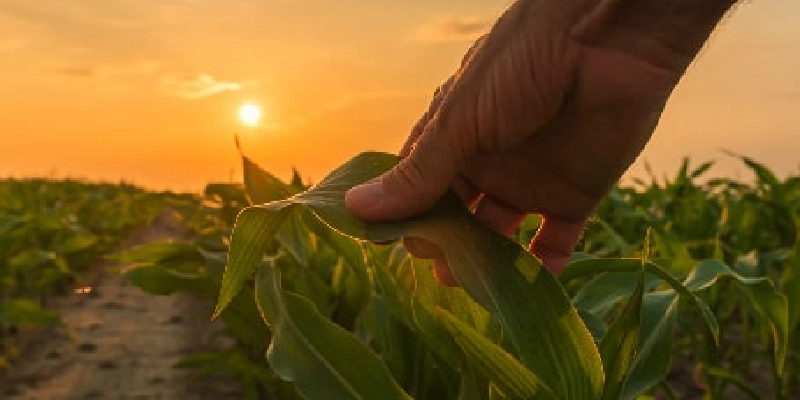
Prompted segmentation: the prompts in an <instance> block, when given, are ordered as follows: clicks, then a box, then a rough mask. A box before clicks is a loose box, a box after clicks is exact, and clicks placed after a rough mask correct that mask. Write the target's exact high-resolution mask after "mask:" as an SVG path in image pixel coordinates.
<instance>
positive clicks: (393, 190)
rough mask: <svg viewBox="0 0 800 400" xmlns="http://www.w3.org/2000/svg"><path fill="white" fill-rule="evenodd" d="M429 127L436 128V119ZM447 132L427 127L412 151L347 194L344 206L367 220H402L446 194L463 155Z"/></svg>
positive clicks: (429, 205) (428, 206)
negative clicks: (453, 144) (390, 167)
mask: <svg viewBox="0 0 800 400" xmlns="http://www.w3.org/2000/svg"><path fill="white" fill-rule="evenodd" d="M432 122H433V123H431V124H429V128H431V127H435V126H436V125H437V124H436V123H435V121H432ZM456 153H457V152H456V151H455V149H453V148H452V146H451V145H450V140H449V139H448V138H447V135H446V134H445V133H444V132H439V131H438V130H436V129H428V130H426V131H425V132H423V134H422V135H421V136H420V139H419V141H417V144H416V146H414V148H413V150H412V151H411V153H410V154H409V155H408V156H407V157H405V158H403V159H402V160H400V162H399V163H398V164H397V165H396V166H395V167H394V168H392V169H391V170H389V171H388V172H386V173H385V174H383V175H381V176H380V177H378V178H376V179H373V180H371V181H369V182H367V183H364V184H362V185H359V186H356V187H354V188H352V189H350V190H349V191H348V192H347V193H346V194H345V198H344V200H345V205H346V206H347V208H348V210H350V212H351V213H353V215H354V216H356V217H357V218H360V219H363V220H366V221H384V220H399V219H404V218H407V217H411V216H414V215H417V214H419V213H421V212H423V211H425V210H427V209H428V208H430V207H431V206H433V204H434V203H436V201H437V200H438V199H439V198H440V197H442V195H444V193H445V192H446V191H447V189H448V187H449V186H450V184H451V183H452V181H453V179H454V178H455V176H456V174H457V172H458V170H459V167H460V160H461V157H459V156H457V154H456Z"/></svg>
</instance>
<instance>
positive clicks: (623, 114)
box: [345, 0, 734, 285]
mask: <svg viewBox="0 0 800 400" xmlns="http://www.w3.org/2000/svg"><path fill="white" fill-rule="evenodd" d="M733 3H734V1H733V0H704V1H697V0H660V1H638V0H576V1H557V0H519V1H517V2H516V3H514V4H513V5H512V6H511V7H510V8H509V9H508V10H507V11H506V12H505V13H504V14H503V16H502V17H501V18H500V19H499V20H498V22H497V23H496V24H495V26H494V27H493V29H492V31H491V32H490V33H489V34H488V35H486V36H485V37H483V38H481V39H480V40H479V41H478V42H476V44H475V45H474V46H473V48H472V49H471V50H470V51H469V52H468V53H467V56H466V57H465V58H464V60H463V62H462V65H461V67H460V68H459V69H458V71H457V72H456V73H455V74H454V75H453V77H452V78H450V79H449V80H448V82H447V83H445V84H444V85H442V87H441V88H440V89H439V90H438V91H437V93H436V94H435V96H434V99H433V101H432V103H431V105H430V108H429V110H428V112H426V113H425V115H424V116H423V117H422V119H421V120H420V121H419V123H417V125H416V126H415V127H414V129H413V130H412V132H411V135H410V137H409V138H408V141H407V142H406V145H405V146H404V147H403V149H402V151H401V156H402V157H404V158H403V159H402V160H401V162H400V163H399V164H398V165H397V166H396V167H395V168H393V169H392V170H390V171H389V172H387V173H386V174H384V175H383V176H381V177H380V178H378V179H376V180H374V181H371V182H368V183H366V184H364V185H361V186H358V187H356V188H353V189H351V190H350V191H349V192H348V193H347V196H346V198H345V200H346V204H347V207H348V208H349V209H350V211H351V212H352V213H353V214H354V215H355V216H356V217H359V218H361V219H364V220H368V221H376V220H398V219H403V218H406V217H409V216H412V215H415V214H418V213H420V212H422V211H424V210H426V209H427V208H429V207H431V206H432V205H433V204H434V203H435V202H436V200H437V199H438V198H439V197H441V196H442V195H443V194H444V193H445V192H446V191H447V189H448V188H453V190H454V191H455V192H456V193H458V194H459V196H460V197H461V198H462V200H463V201H464V203H466V204H468V205H470V206H474V207H475V208H474V209H475V217H476V218H477V219H478V220H479V221H481V222H482V223H483V224H485V225H486V226H488V227H490V228H491V229H494V230H495V231H497V232H500V233H502V234H506V235H509V234H511V233H512V232H513V231H514V230H515V229H516V228H517V227H518V226H519V223H520V222H521V220H522V219H523V218H524V217H525V216H526V215H527V214H529V213H538V214H541V216H542V217H543V223H542V225H541V227H540V228H539V231H538V232H537V234H536V236H535V237H534V238H533V240H532V241H531V243H530V251H531V252H532V253H533V254H534V255H536V256H537V257H538V258H539V259H540V260H541V261H542V262H543V264H544V265H545V267H547V268H548V269H549V270H550V271H551V272H552V273H553V274H556V275H557V274H559V273H560V272H561V271H562V270H563V268H564V266H565V265H566V263H567V261H568V259H569V257H570V254H571V252H572V251H573V249H574V247H575V245H576V244H577V242H578V240H579V238H580V234H581V232H582V230H583V227H584V225H585V223H586V220H587V218H588V217H589V216H590V214H591V213H592V211H593V210H594V208H595V206H596V205H597V203H598V202H599V201H600V199H601V198H602V197H603V196H604V195H605V193H606V192H607V191H608V190H609V188H610V187H611V186H612V185H613V184H614V183H615V182H616V181H617V180H618V179H619V178H620V176H621V175H622V174H623V173H624V171H625V170H626V169H627V168H628V167H629V166H630V164H631V163H632V162H633V161H634V159H635V158H636V157H637V156H638V154H639V153H640V152H641V150H642V149H643V147H644V146H645V144H646V143H647V142H648V140H649V138H650V136H651V134H652V132H653V130H654V129H655V127H656V124H657V123H658V120H659V118H660V115H661V112H662V110H663V109H664V106H665V104H666V102H667V99H668V97H669V95H670V93H671V92H672V90H673V88H674V87H675V85H676V84H677V83H678V81H679V79H680V77H681V76H682V75H683V73H684V71H685V70H686V68H687V67H688V65H689V63H690V62H691V61H692V60H693V59H694V57H695V56H696V54H697V52H698V51H699V50H700V48H701V47H702V46H703V44H704V43H705V41H706V40H707V38H708V36H709V35H710V33H711V31H712V30H713V29H714V27H715V26H716V24H717V23H718V22H719V21H720V19H721V18H722V17H723V16H724V14H725V12H726V11H727V10H728V9H729V8H730V7H731V6H732V5H733ZM406 246H407V248H408V249H409V251H410V252H411V253H412V254H414V255H415V256H418V257H422V258H433V259H434V268H435V273H436V275H437V277H438V279H439V280H440V281H442V282H443V283H445V284H449V285H454V284H456V282H454V281H453V278H452V276H451V275H450V273H449V269H448V268H447V265H446V263H445V260H444V258H443V256H442V253H441V251H440V250H439V249H438V248H436V247H435V246H433V245H432V244H430V243H428V242H424V241H422V240H420V239H407V240H406Z"/></svg>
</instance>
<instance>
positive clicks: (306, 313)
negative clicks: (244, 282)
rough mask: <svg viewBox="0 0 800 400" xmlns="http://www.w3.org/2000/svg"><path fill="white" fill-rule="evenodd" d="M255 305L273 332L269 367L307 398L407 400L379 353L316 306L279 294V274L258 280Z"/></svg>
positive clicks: (269, 272)
mask: <svg viewBox="0 0 800 400" xmlns="http://www.w3.org/2000/svg"><path fill="white" fill-rule="evenodd" d="M256 301H257V303H258V308H259V310H260V311H261V315H262V318H264V321H265V322H266V323H267V324H269V326H270V327H271V328H272V331H273V341H272V343H271V344H270V346H269V350H268V351H267V359H268V360H269V363H270V366H272V369H273V370H274V371H275V373H276V374H278V376H280V377H281V378H282V379H285V380H288V381H292V382H294V384H295V386H296V387H297V390H298V392H300V393H301V394H302V395H303V396H304V397H306V398H309V399H410V397H408V395H406V394H405V393H404V392H403V390H402V389H401V388H400V387H399V386H398V385H397V382H395V381H394V379H393V378H392V375H391V373H390V372H389V369H388V368H387V367H386V365H385V364H384V363H383V362H382V361H381V360H380V358H379V357H378V355H377V354H375V353H374V352H373V351H372V350H370V349H369V347H367V346H366V345H364V344H363V343H361V342H359V341H358V339H356V338H355V337H354V336H353V335H351V334H350V333H349V332H348V331H346V330H345V329H344V328H342V327H340V326H339V325H336V324H335V323H333V322H332V321H331V320H329V319H327V318H325V317H324V316H323V315H322V314H320V313H319V312H318V311H317V309H316V308H315V307H314V305H313V304H312V303H311V302H310V301H308V300H307V299H305V298H304V297H301V296H298V295H296V294H294V293H291V292H287V291H284V290H282V289H281V282H280V271H279V270H278V269H276V268H272V267H267V268H262V269H260V270H259V271H258V273H257V276H256Z"/></svg>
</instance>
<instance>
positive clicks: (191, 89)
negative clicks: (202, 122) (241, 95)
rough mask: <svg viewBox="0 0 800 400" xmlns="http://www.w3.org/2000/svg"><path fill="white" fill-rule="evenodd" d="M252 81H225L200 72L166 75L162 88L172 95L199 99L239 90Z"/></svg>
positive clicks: (162, 80) (163, 78) (162, 79)
mask: <svg viewBox="0 0 800 400" xmlns="http://www.w3.org/2000/svg"><path fill="white" fill-rule="evenodd" d="M251 84H252V82H235V81H224V80H219V79H217V78H215V77H214V76H213V75H209V74H198V75H196V76H193V77H175V76H172V75H165V76H163V77H162V78H161V90H163V91H164V93H167V94H169V95H171V96H175V97H180V98H184V99H188V100H197V99H202V98H206V97H210V96H213V95H216V94H220V93H223V92H237V91H239V90H242V89H243V88H244V87H245V86H249V85H251Z"/></svg>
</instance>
